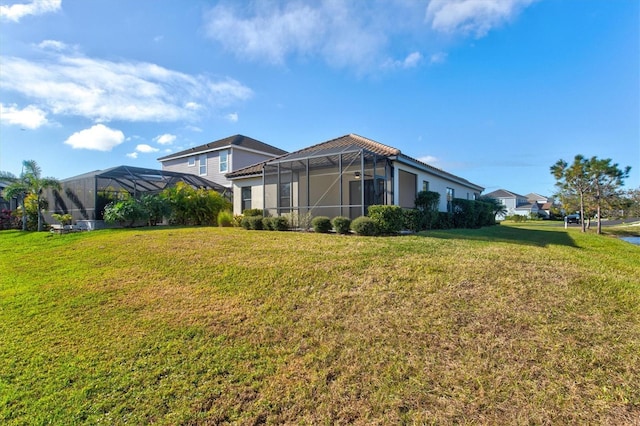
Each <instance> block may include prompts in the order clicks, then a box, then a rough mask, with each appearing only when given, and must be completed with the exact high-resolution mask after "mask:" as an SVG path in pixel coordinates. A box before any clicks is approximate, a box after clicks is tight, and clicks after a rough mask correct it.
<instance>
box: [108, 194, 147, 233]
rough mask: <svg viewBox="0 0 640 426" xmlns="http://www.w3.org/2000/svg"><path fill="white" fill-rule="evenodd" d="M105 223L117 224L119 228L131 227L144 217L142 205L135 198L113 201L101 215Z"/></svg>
mask: <svg viewBox="0 0 640 426" xmlns="http://www.w3.org/2000/svg"><path fill="white" fill-rule="evenodd" d="M103 217H104V221H105V222H107V223H118V224H120V226H124V227H125V228H126V227H132V226H133V224H134V223H135V222H136V221H137V220H141V219H143V218H144V217H145V211H144V208H143V207H142V205H141V204H140V203H139V202H138V200H136V199H135V198H129V199H127V200H122V201H115V202H111V203H109V204H107V205H106V206H105V208H104V213H103Z"/></svg>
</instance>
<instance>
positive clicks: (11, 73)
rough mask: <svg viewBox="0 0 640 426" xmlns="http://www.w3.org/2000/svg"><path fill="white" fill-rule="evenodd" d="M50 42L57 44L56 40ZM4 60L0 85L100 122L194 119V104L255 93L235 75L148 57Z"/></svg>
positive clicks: (54, 109)
mask: <svg viewBox="0 0 640 426" xmlns="http://www.w3.org/2000/svg"><path fill="white" fill-rule="evenodd" d="M46 44H47V45H49V46H54V45H55V43H54V42H52V41H47V42H46ZM0 60H1V61H2V64H3V65H2V79H0V88H2V89H5V90H9V91H14V92H18V93H20V94H22V95H24V96H26V97H27V98H29V99H31V100H33V101H35V102H37V103H38V104H40V105H41V107H42V108H44V107H46V108H48V112H50V113H52V114H61V115H70V116H81V117H86V118H89V119H91V120H94V121H98V122H108V121H111V120H123V121H131V122H138V121H155V122H158V121H177V120H189V119H193V118H196V117H198V116H197V114H198V113H201V111H200V109H198V108H194V105H208V106H211V107H212V108H219V107H226V106H229V105H232V104H235V103H237V102H240V101H243V100H246V99H248V98H249V97H251V96H252V91H251V89H249V88H248V87H246V86H244V85H242V84H241V83H239V82H238V81H236V80H233V79H231V78H220V79H215V80H214V79H212V78H210V77H208V76H205V75H189V74H185V73H181V72H178V71H173V70H169V69H166V68H163V67H160V66H158V65H155V64H151V63H147V62H125V61H123V62H114V61H107V60H100V59H94V58H89V57H85V56H82V55H77V54H76V55H66V54H54V55H47V56H46V57H45V59H43V60H34V61H31V60H26V59H22V58H16V57H2V58H0ZM196 110H197V111H196ZM202 110H203V111H206V109H205V108H202Z"/></svg>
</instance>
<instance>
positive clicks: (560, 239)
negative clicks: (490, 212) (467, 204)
mask: <svg viewBox="0 0 640 426" xmlns="http://www.w3.org/2000/svg"><path fill="white" fill-rule="evenodd" d="M418 235H420V236H423V237H431V238H442V239H446V240H449V239H459V240H476V241H495V242H501V243H513V244H520V245H529V246H536V247H547V246H550V245H560V246H567V247H578V246H577V245H576V243H575V242H574V240H573V238H571V236H569V234H568V233H567V232H566V231H561V230H543V229H526V228H518V227H512V226H500V225H498V226H490V227H485V228H481V229H449V230H434V231H425V232H421V233H419V234H418Z"/></svg>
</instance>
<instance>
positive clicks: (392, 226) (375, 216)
mask: <svg viewBox="0 0 640 426" xmlns="http://www.w3.org/2000/svg"><path fill="white" fill-rule="evenodd" d="M368 216H369V217H370V218H371V219H372V220H373V221H374V222H375V223H376V225H377V226H378V232H380V233H382V234H397V233H398V232H400V231H402V225H403V215H402V207H400V206H382V205H375V206H369V213H368Z"/></svg>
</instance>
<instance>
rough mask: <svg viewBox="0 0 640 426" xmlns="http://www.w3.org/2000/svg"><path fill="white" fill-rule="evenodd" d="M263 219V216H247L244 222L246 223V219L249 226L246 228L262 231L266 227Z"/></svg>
mask: <svg viewBox="0 0 640 426" xmlns="http://www.w3.org/2000/svg"><path fill="white" fill-rule="evenodd" d="M262 219H263V217H262V216H247V217H245V218H244V219H242V222H243V223H244V222H245V221H246V223H247V226H248V228H245V229H251V230H254V231H260V230H262V229H264V226H263V225H262ZM243 227H244V225H243Z"/></svg>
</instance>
